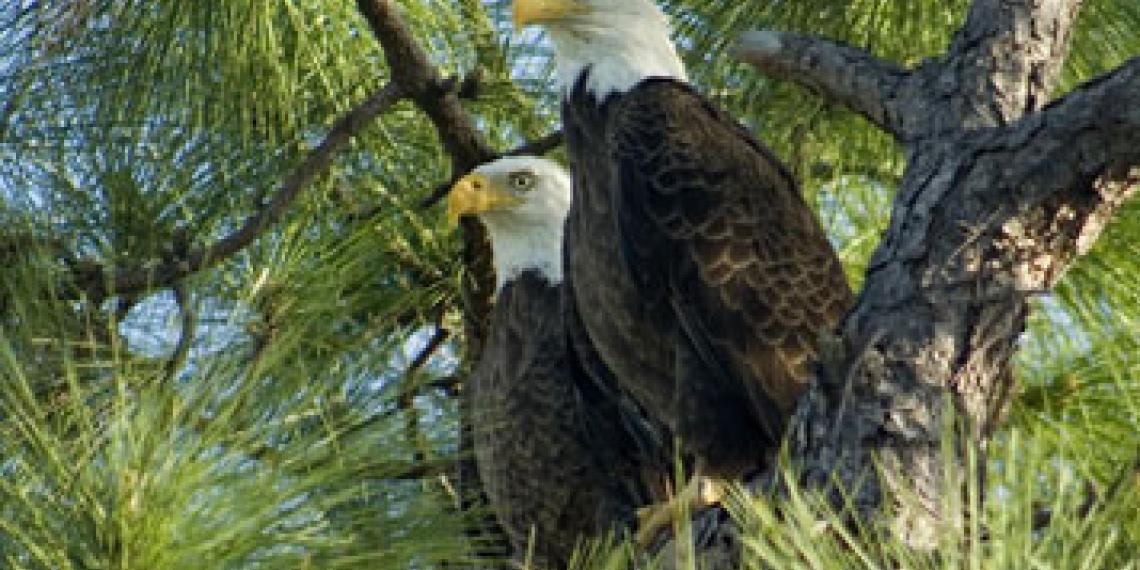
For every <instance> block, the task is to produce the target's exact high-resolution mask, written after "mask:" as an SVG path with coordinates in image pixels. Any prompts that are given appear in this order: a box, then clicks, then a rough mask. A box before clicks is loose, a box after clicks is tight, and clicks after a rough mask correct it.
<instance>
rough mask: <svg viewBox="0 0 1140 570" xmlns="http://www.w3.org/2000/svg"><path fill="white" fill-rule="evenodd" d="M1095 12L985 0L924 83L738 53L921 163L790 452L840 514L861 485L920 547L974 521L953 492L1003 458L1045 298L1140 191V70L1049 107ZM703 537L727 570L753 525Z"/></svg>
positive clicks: (837, 62) (862, 497) (1122, 72)
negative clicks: (1032, 308)
mask: <svg viewBox="0 0 1140 570" xmlns="http://www.w3.org/2000/svg"><path fill="white" fill-rule="evenodd" d="M1079 4H1080V2H1079V0H1048V1H1047V0H1020V1H1015V0H977V1H975V2H974V3H973V5H972V6H971V8H970V11H969V15H968V17H967V20H966V22H965V24H964V25H963V27H962V28H961V30H959V32H958V33H957V34H956V36H955V38H954V40H953V42H952V44H951V46H950V47H949V49H948V50H947V52H946V53H945V54H944V55H943V56H942V57H940V58H937V59H934V60H930V61H927V62H926V63H924V64H923V65H922V66H920V67H918V68H916V69H914V70H905V69H902V68H899V67H896V66H893V65H891V64H889V63H887V62H883V61H881V60H878V59H876V58H874V57H873V56H871V55H870V54H867V53H865V52H863V51H861V50H858V49H855V48H852V47H849V46H841V45H837V44H834V43H831V42H827V41H824V40H820V39H816V38H810V37H804V36H797V35H792V34H783V33H778V32H770V31H763V32H753V33H751V34H748V35H746V37H745V38H744V39H743V41H742V42H741V45H740V48H739V50H738V54H739V56H740V57H741V58H742V59H744V60H746V61H748V62H750V63H752V64H753V65H755V66H756V67H757V68H759V69H760V70H761V71H763V72H765V73H768V74H770V75H772V76H775V77H778V78H783V79H787V80H791V81H795V82H798V83H800V84H803V85H805V86H808V87H809V88H812V89H814V90H815V91H817V92H818V93H819V94H820V95H821V96H823V97H826V98H828V99H829V100H832V101H834V102H837V103H840V104H843V105H846V106H848V107H850V108H852V109H853V110H855V111H857V112H859V113H861V114H862V115H864V116H865V117H866V118H867V119H868V120H870V121H871V122H872V123H874V124H875V125H877V126H878V127H880V128H882V129H884V130H885V131H887V132H889V133H891V134H892V135H894V136H895V138H896V140H897V141H898V142H899V143H900V144H901V145H903V147H904V148H905V151H906V156H907V162H908V164H907V168H906V172H905V175H904V177H903V180H902V184H901V187H900V188H899V189H898V194H897V196H896V198H895V201H894V206H893V211H892V215H891V223H890V226H889V229H888V230H887V232H886V233H885V234H884V236H883V240H882V243H881V244H880V245H879V248H878V250H877V251H876V253H875V255H874V257H873V259H872V261H871V264H870V266H869V267H868V270H867V275H866V281H865V287H864V289H863V291H862V292H861V293H860V295H859V298H858V301H857V304H856V307H855V308H854V309H853V310H852V312H851V313H850V314H849V315H848V316H847V318H846V319H845V321H844V324H843V326H842V328H841V330H840V331H839V333H840V338H838V339H831V340H830V341H828V342H825V343H824V345H825V346H824V348H823V350H822V356H821V362H820V366H819V367H818V370H819V373H818V376H817V381H816V382H814V383H813V385H812V386H811V388H810V389H809V390H808V392H807V393H806V394H805V395H804V397H803V398H802V400H801V402H800V406H799V408H798V410H797V413H796V415H795V417H794V418H793V420H792V424H791V426H790V433H789V438H790V442H789V447H790V459H791V461H792V467H793V469H796V470H797V472H798V473H800V474H801V476H802V478H801V481H800V483H801V484H803V485H804V486H806V487H808V488H811V489H815V490H819V491H823V492H825V493H827V494H828V495H829V496H830V497H831V498H832V500H833V501H834V502H835V503H836V504H837V505H838V504H840V494H841V493H840V489H842V493H844V494H845V497H846V500H847V501H853V506H854V507H855V509H856V511H857V513H855V514H857V515H858V516H861V517H864V518H868V517H869V518H875V517H878V518H877V520H879V521H881V522H883V523H885V524H887V525H888V526H889V527H890V528H892V529H894V531H895V533H896V535H897V536H898V537H899V538H901V539H903V540H905V541H906V542H907V543H909V544H910V545H912V546H914V547H917V548H931V547H933V546H934V545H935V544H936V536H937V535H938V533H939V532H940V529H944V528H945V526H944V525H955V524H959V523H960V522H961V520H962V516H963V513H956V512H943V511H942V508H943V507H942V505H943V504H944V503H943V501H942V500H941V494H942V493H943V492H944V491H945V490H946V489H953V488H955V486H956V485H960V484H962V483H963V482H962V481H945V480H943V475H944V474H945V473H948V472H949V473H967V472H968V471H969V470H968V469H967V463H966V461H967V453H966V451H967V450H968V449H969V448H971V447H973V448H974V449H975V450H978V451H982V450H984V446H985V442H986V439H987V437H988V435H989V434H990V433H992V431H993V429H994V427H995V425H996V424H997V423H998V422H999V421H1000V416H1001V411H1002V409H1003V408H1004V406H1005V404H1006V403H1007V400H1008V398H1009V397H1010V392H1011V390H1012V385H1011V384H1012V382H1011V381H1010V378H1011V376H1010V374H1009V366H1010V357H1011V356H1012V354H1013V352H1014V349H1015V342H1016V340H1017V337H1018V336H1019V335H1020V334H1021V332H1022V330H1023V328H1024V325H1025V319H1026V314H1027V312H1028V304H1027V302H1028V299H1029V298H1030V297H1031V296H1033V295H1035V294H1038V293H1041V292H1045V291H1047V290H1049V288H1051V287H1052V286H1054V285H1055V284H1056V283H1057V281H1058V279H1059V278H1060V277H1061V275H1062V274H1063V273H1064V271H1065V270H1066V269H1067V268H1068V267H1069V266H1070V264H1071V263H1072V261H1073V260H1074V259H1075V258H1076V257H1077V256H1078V255H1080V254H1082V253H1084V252H1086V251H1087V250H1088V249H1089V248H1090V246H1091V245H1092V244H1093V242H1094V241H1095V240H1096V238H1097V237H1098V235H1099V233H1100V231H1101V229H1102V228H1103V227H1104V225H1105V224H1106V223H1107V222H1108V221H1109V220H1110V219H1111V217H1112V216H1113V215H1114V214H1115V213H1116V212H1117V210H1118V209H1119V208H1120V207H1121V205H1122V204H1123V203H1124V201H1125V200H1126V199H1127V198H1128V197H1129V195H1130V194H1131V192H1132V191H1133V190H1134V188H1135V186H1136V183H1137V181H1138V180H1140V58H1137V59H1133V60H1131V61H1129V62H1127V63H1125V64H1124V65H1122V66H1121V67H1119V68H1117V69H1116V70H1115V71H1113V72H1112V73H1110V74H1108V75H1106V76H1104V77H1102V78H1099V79H1098V80H1096V81H1094V82H1091V83H1089V84H1088V85H1085V86H1084V87H1082V88H1080V89H1078V90H1076V91H1074V92H1073V93H1070V94H1068V95H1066V96H1065V97H1063V98H1062V99H1060V100H1058V101H1055V102H1053V103H1050V104H1049V105H1048V106H1046V103H1047V101H1048V95H1049V93H1051V92H1052V90H1053V89H1054V87H1055V83H1056V78H1057V76H1058V72H1059V70H1060V68H1061V65H1062V63H1063V61H1064V55H1065V51H1066V47H1067V41H1068V36H1069V31H1070V29H1071V27H1072V24H1073V21H1074V20H1075V18H1076V14H1077V11H1078V8H1079ZM761 136H762V133H761ZM947 430H954V432H955V433H952V434H951V433H947ZM947 438H949V439H947ZM944 441H956V442H958V443H959V445H956V446H948V447H947V446H943V442H944ZM947 465H951V466H953V467H954V468H953V469H949V470H948V469H946V468H945V467H946V466H947ZM764 479H767V480H772V478H764ZM900 496H911V497H917V499H918V500H917V501H905V504H901V503H898V502H896V501H894V498H896V497H900ZM884 501H893V502H894V503H895V504H893V505H892V506H893V507H896V508H894V509H887V510H884V509H883V508H882V507H883V506H884ZM884 513H891V514H890V515H889V516H890V517H891V518H890V519H886V520H884V519H885V518H886V517H887V516H888V515H886V514H884ZM720 520H724V519H723V518H722V519H720ZM699 525H703V526H704V527H705V530H706V532H705V536H706V539H705V541H704V543H703V544H701V545H699V546H700V547H702V548H705V549H706V552H707V554H708V555H709V556H710V557H712V558H710V561H712V560H724V556H723V552H720V551H721V550H723V549H724V548H731V543H732V540H731V538H732V534H733V532H734V531H733V529H731V528H727V525H725V524H723V523H717V522H712V523H711V527H712V528H711V529H710V528H709V527H710V522H709V521H708V520H705V521H702V522H701V523H699ZM726 544H727V545H730V546H726ZM716 566H720V567H725V565H724V564H723V563H721V564H716Z"/></svg>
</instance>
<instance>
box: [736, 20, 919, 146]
mask: <svg viewBox="0 0 1140 570" xmlns="http://www.w3.org/2000/svg"><path fill="white" fill-rule="evenodd" d="M735 53H736V57H737V58H739V59H741V60H742V61H745V62H747V63H749V64H752V65H753V66H754V67H756V68H757V69H759V70H760V71H762V72H764V73H766V74H768V75H771V76H773V77H777V78H780V79H786V80H788V81H792V82H794V83H798V84H800V85H802V86H804V87H806V88H808V89H811V90H814V91H816V92H818V93H819V94H820V95H822V96H823V97H824V98H826V99H828V100H829V101H834V102H836V103H839V104H842V105H844V106H846V107H848V108H849V109H851V110H852V111H855V112H856V113H859V114H860V115H863V116H864V117H866V118H867V119H868V120H870V121H871V122H872V123H874V124H875V125H877V126H878V127H879V128H881V129H883V130H884V131H887V132H888V133H891V134H893V135H895V136H896V137H898V136H901V131H900V125H899V124H898V115H899V107H900V106H908V105H909V104H911V101H908V100H903V99H900V97H901V95H900V93H899V90H900V86H901V85H902V84H903V83H904V82H905V81H906V79H907V78H908V76H909V72H907V71H906V70H904V69H903V68H901V67H899V66H897V65H894V64H892V63H889V62H887V61H884V60H882V59H879V58H877V57H875V56H874V55H872V54H870V53H868V52H866V51H864V50H862V49H859V48H856V47H852V46H848V45H843V44H839V43H836V42H833V41H830V40H825V39H822V38H815V37H811V36H802V35H798V34H791V33H784V32H776V31H771V30H757V31H753V32H747V33H745V34H744V35H743V36H741V38H740V41H739V42H738V43H737V46H736V49H735Z"/></svg>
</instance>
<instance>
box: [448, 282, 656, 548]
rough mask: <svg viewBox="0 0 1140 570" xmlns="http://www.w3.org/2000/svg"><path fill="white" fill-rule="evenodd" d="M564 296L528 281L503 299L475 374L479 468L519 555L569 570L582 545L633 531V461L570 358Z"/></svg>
mask: <svg viewBox="0 0 1140 570" xmlns="http://www.w3.org/2000/svg"><path fill="white" fill-rule="evenodd" d="M560 303H561V297H560V287H558V286H556V285H552V284H550V283H549V282H547V281H546V280H545V279H543V278H542V277H540V276H538V275H537V273H534V272H524V273H523V274H522V275H521V276H520V277H519V278H517V279H515V280H513V281H511V282H508V283H507V284H506V285H505V286H504V287H503V288H502V290H500V292H499V297H498V300H497V304H496V308H495V312H494V315H493V317H492V324H491V333H490V338H489V339H488V342H487V345H486V348H485V355H484V357H483V358H482V360H481V362H480V364H479V366H478V368H477V369H476V370H475V372H474V373H473V374H472V375H471V378H470V389H471V391H472V394H471V397H472V403H473V410H474V430H475V431H474V437H475V453H476V460H477V462H478V465H479V473H480V477H481V478H482V480H483V485H484V489H485V490H486V492H487V496H488V498H489V499H490V502H491V506H492V508H493V509H494V511H495V514H496V516H497V517H498V519H499V521H500V524H501V525H502V527H503V528H504V529H505V530H506V532H507V533H508V534H509V535H510V539H511V542H512V543H513V545H514V546H515V550H516V555H517V556H522V554H523V553H525V552H526V551H527V549H528V548H529V541H530V539H531V528H532V527H533V528H534V535H533V538H534V539H535V544H534V554H535V560H536V562H538V563H539V564H540V565H541V566H543V567H552V568H560V567H563V566H564V565H565V563H566V561H567V559H568V558H569V556H570V554H571V553H572V552H573V549H574V547H575V545H576V544H577V543H578V541H579V540H580V539H581V538H582V537H587V538H588V537H596V536H599V535H601V534H603V533H605V532H607V531H609V530H611V529H614V530H617V529H620V528H622V527H625V526H628V525H631V524H632V523H633V520H634V518H633V517H634V509H635V508H636V507H638V506H640V505H641V504H642V503H643V502H644V500H645V499H644V498H643V497H641V495H640V494H639V492H638V483H637V481H638V477H640V473H638V472H636V464H635V461H634V457H635V455H633V453H635V452H634V450H632V449H622V447H623V445H628V441H629V440H628V439H627V436H626V435H625V434H624V433H622V430H623V428H622V426H621V425H620V424H619V423H618V421H617V416H616V413H617V411H616V409H615V408H614V406H613V404H607V399H606V397H605V395H604V394H603V393H602V392H599V391H597V390H596V388H594V387H592V386H591V385H590V384H588V383H587V384H583V383H582V380H584V378H583V377H581V371H580V369H579V368H578V367H577V366H576V364H575V363H574V362H573V359H572V358H571V356H570V355H569V354H568V352H567V350H566V337H565V332H564V329H563V327H562V318H561V316H560V315H561V313H560V310H559V307H560Z"/></svg>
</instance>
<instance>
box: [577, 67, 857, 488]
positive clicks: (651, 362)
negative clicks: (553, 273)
mask: <svg viewBox="0 0 1140 570" xmlns="http://www.w3.org/2000/svg"><path fill="white" fill-rule="evenodd" d="M588 74H589V70H588V69H587V70H586V71H584V72H583V74H582V75H581V77H580V78H579V80H578V82H577V84H576V86H575V88H574V89H573V90H572V91H571V92H570V93H569V97H568V98H567V99H566V100H565V101H564V103H563V122H564V126H565V130H566V136H567V148H568V151H569V155H570V158H571V160H572V166H573V169H574V176H575V184H574V190H575V196H574V202H573V205H572V207H571V212H570V214H569V222H568V225H567V230H566V231H567V234H566V241H567V245H566V256H567V257H566V262H567V266H566V271H567V279H568V281H569V282H570V283H571V288H572V290H571V291H570V295H571V296H570V297H569V298H570V300H571V305H570V307H569V310H572V311H577V312H578V313H579V314H580V317H581V319H582V321H583V322H584V323H585V328H586V330H587V333H588V334H587V337H588V340H589V342H591V343H592V345H593V346H594V347H595V348H596V349H597V350H598V352H599V353H600V354H601V355H602V359H603V360H604V361H605V363H606V364H607V365H608V366H609V368H611V369H612V370H613V371H614V374H615V375H616V377H617V378H618V379H619V382H620V384H621V385H622V386H623V387H624V388H626V389H627V390H629V392H630V393H632V394H633V395H634V396H635V397H636V398H637V399H638V400H639V401H640V402H641V403H642V404H643V405H644V406H645V407H646V408H647V410H648V411H649V413H650V414H651V415H652V416H654V417H656V418H659V419H661V420H662V421H664V422H667V423H668V424H669V425H670V426H671V427H673V428H674V430H675V431H676V433H677V435H679V436H680V438H681V439H682V441H683V443H684V445H685V448H686V449H687V450H688V451H690V452H692V453H693V454H694V455H695V456H696V457H697V458H698V459H699V460H700V461H701V463H702V466H703V469H704V470H705V472H706V473H707V474H710V475H719V476H737V475H740V474H742V473H744V472H746V471H747V470H749V469H752V468H756V467H758V466H759V465H760V462H761V461H762V459H763V455H764V453H765V452H766V451H768V450H770V449H771V448H772V447H773V446H774V445H775V444H776V443H778V441H779V438H780V437H781V434H782V430H783V426H784V424H785V422H786V419H787V416H788V413H789V412H790V410H791V407H792V405H793V403H794V401H795V399H796V397H797V396H798V395H799V394H800V392H801V391H802V388H803V383H804V381H805V378H806V372H807V371H806V369H805V365H806V361H807V359H808V358H810V357H811V355H812V354H813V352H814V346H815V342H816V339H817V338H818V335H819V333H820V332H821V331H822V330H825V329H830V328H832V327H834V326H835V325H836V323H837V322H838V320H839V318H840V317H841V316H842V315H843V313H844V311H845V310H846V309H847V307H848V306H849V305H850V303H851V292H850V289H849V287H848V285H847V282H846V280H845V279H844V276H843V271H842V268H841V266H840V264H839V261H838V258H837V257H836V255H835V252H834V250H833V249H832V247H831V246H830V244H829V243H828V242H827V239H826V236H825V234H824V232H823V229H822V228H821V227H820V225H819V222H818V221H817V220H816V218H815V216H814V214H813V213H812V212H811V210H810V208H808V206H807V205H806V203H805V202H804V200H803V198H802V196H801V195H800V193H799V190H798V188H797V187H796V184H795V182H794V180H793V179H792V177H791V176H790V175H789V174H788V172H787V170H786V169H785V168H784V167H783V166H782V165H781V164H780V163H779V161H778V160H777V159H776V158H775V157H774V156H773V155H772V153H771V152H770V151H768V150H767V149H766V148H764V147H763V146H762V145H761V144H760V143H759V142H757V141H756V139H755V138H753V137H752V136H751V135H750V134H749V133H748V132H747V131H746V130H745V129H744V128H743V127H741V126H740V125H738V124H737V123H736V121H734V120H733V119H732V118H731V117H729V116H727V115H726V114H725V113H724V112H723V111H721V110H719V109H717V108H716V107H714V106H713V105H711V104H709V103H708V102H707V101H706V100H705V99H703V98H702V97H701V96H699V95H698V94H697V93H696V92H695V91H693V90H692V89H691V88H690V87H688V86H687V85H685V84H684V83H682V82H679V81H676V80H672V79H664V78H660V79H653V78H651V79H647V80H644V81H642V82H640V83H638V84H637V85H635V86H634V87H633V88H631V89H630V90H629V91H628V92H623V93H614V94H611V95H609V96H607V97H605V98H604V99H603V100H602V101H599V100H598V99H597V98H596V97H595V95H594V94H593V93H592V92H590V91H589V89H588V88H587V85H588Z"/></svg>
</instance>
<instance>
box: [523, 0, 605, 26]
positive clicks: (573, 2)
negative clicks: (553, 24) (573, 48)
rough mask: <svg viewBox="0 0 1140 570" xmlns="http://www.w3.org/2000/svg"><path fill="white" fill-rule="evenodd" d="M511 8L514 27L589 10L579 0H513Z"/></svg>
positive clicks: (548, 20) (552, 19) (559, 18)
mask: <svg viewBox="0 0 1140 570" xmlns="http://www.w3.org/2000/svg"><path fill="white" fill-rule="evenodd" d="M513 8H514V21H515V29H522V27H523V26H526V25H529V24H541V23H543V22H550V21H554V20H561V19H562V18H565V17H567V16H573V15H576V14H585V13H586V12H589V11H590V8H589V6H587V5H586V4H584V3H582V1H581V0H514V2H513Z"/></svg>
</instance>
